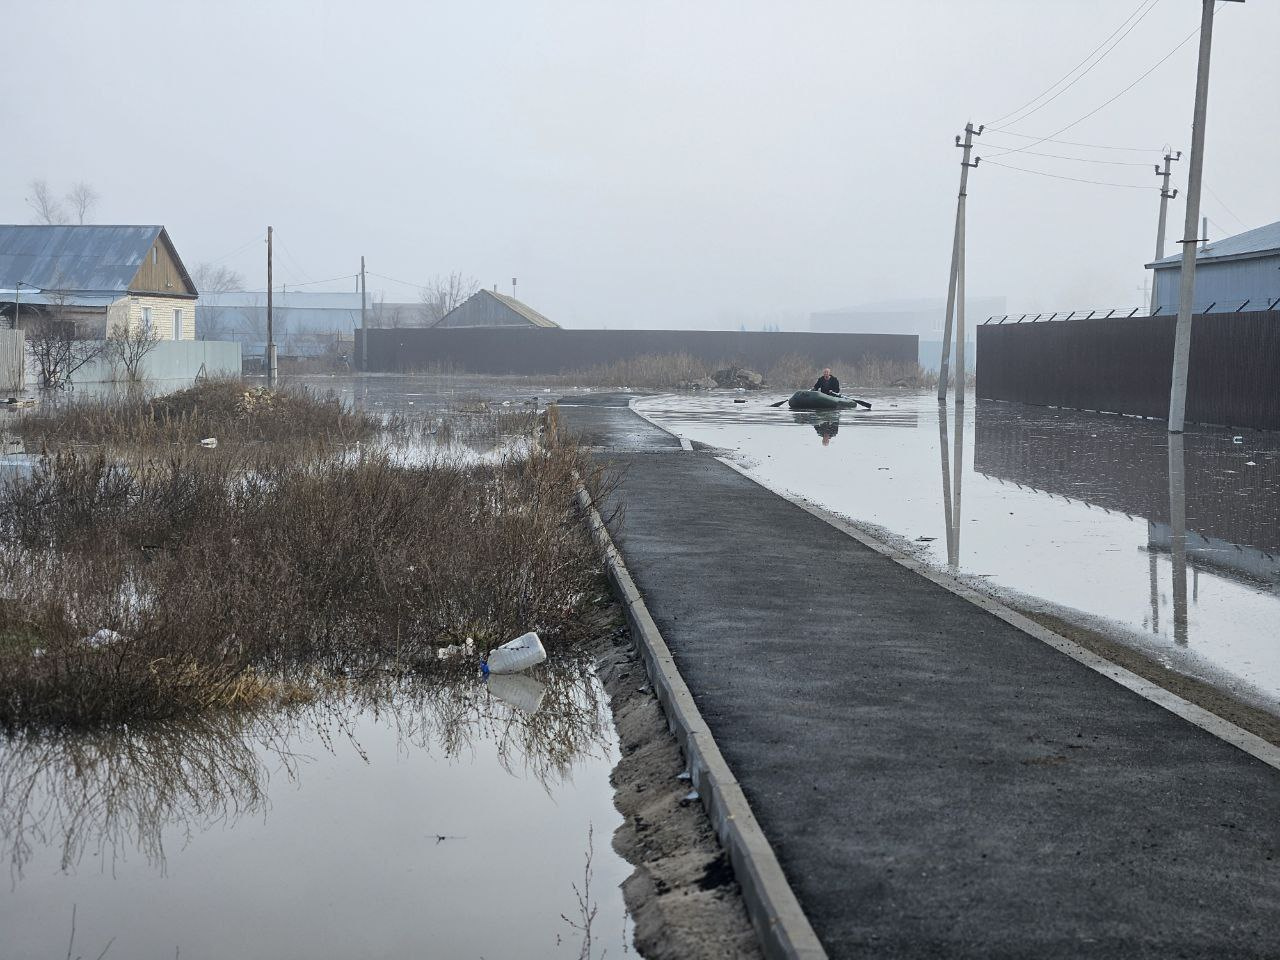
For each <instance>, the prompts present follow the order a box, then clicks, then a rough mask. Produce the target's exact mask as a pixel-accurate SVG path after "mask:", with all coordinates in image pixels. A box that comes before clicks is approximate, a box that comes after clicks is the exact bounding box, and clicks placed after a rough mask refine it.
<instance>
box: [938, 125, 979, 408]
mask: <svg viewBox="0 0 1280 960" xmlns="http://www.w3.org/2000/svg"><path fill="white" fill-rule="evenodd" d="M982 131H983V125H982V124H979V125H978V129H977V130H974V129H973V123H972V122H969V123H966V124H965V125H964V143H961V142H960V137H959V136H958V135H957V136H956V146H957V147H961V148H962V149H963V150H964V156H963V157H962V158H961V160H960V194H959V196H958V197H957V198H956V231H955V235H954V237H952V240H951V280H950V282H949V283H948V284H947V318H946V320H945V322H944V325H943V328H942V364H941V366H940V367H939V370H938V374H939V376H938V402H939V403H945V402H946V399H947V378H948V371H949V368H950V361H951V318H952V317H953V316H955V317H956V320H957V324H956V326H957V327H958V333H959V335H958V337H957V342H956V403H964V201H965V197H966V196H967V195H968V192H967V191H968V187H969V168H970V167H976V166H977V165H978V160H974V161H973V162H972V163H970V162H969V154H970V153H971V152H972V150H973V138H974V137H975V136H979V137H980V136H982ZM979 159H981V158H979ZM957 297H958V299H957ZM957 305H958V307H959V311H958V312H957Z"/></svg>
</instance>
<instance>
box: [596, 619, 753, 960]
mask: <svg viewBox="0 0 1280 960" xmlns="http://www.w3.org/2000/svg"><path fill="white" fill-rule="evenodd" d="M613 614H614V616H613V618H612V619H613V622H614V623H615V624H616V625H617V626H615V628H614V630H613V631H612V636H611V639H610V641H609V643H608V644H607V645H606V646H605V647H604V649H603V650H602V651H601V653H600V654H599V656H598V659H597V667H598V670H599V674H600V679H601V681H602V682H603V684H604V688H605V690H606V692H607V693H608V694H609V700H610V704H611V706H612V709H613V719H614V723H615V724H616V726H617V729H618V741H619V752H620V753H621V759H619V761H618V765H617V766H616V767H614V770H613V777H612V780H613V786H614V789H615V790H616V795H615V797H614V803H615V804H616V805H617V807H618V810H619V812H621V814H622V815H623V817H624V818H625V819H626V822H625V823H623V825H622V826H620V827H619V828H618V830H617V832H616V833H614V835H613V848H614V849H615V850H616V851H617V852H618V854H619V855H620V856H622V857H623V858H624V859H626V860H627V862H628V863H631V864H633V865H634V866H635V868H636V869H635V872H634V873H632V874H631V876H630V877H628V878H627V880H626V881H625V882H624V883H623V885H622V893H623V898H624V900H625V901H626V904H627V910H628V911H629V912H630V913H631V916H632V918H633V919H634V920H635V945H636V949H637V950H638V951H639V952H640V954H641V955H642V956H643V957H645V958H647V960H704V958H705V960H711V958H726V957H742V958H758V957H761V956H762V954H761V952H760V947H759V944H758V943H757V940H756V935H755V931H754V930H753V929H752V927H751V921H750V920H749V919H748V918H747V912H746V908H745V907H744V906H743V902H742V892H741V890H740V888H739V887H738V883H737V881H736V880H735V879H734V875H733V868H732V866H731V865H730V864H729V861H728V857H727V856H726V854H725V852H724V850H723V849H722V848H721V846H720V841H719V840H718V839H717V838H716V834H715V831H714V830H713V829H712V826H711V821H710V820H709V819H708V818H707V814H706V811H704V810H703V808H702V805H701V803H699V802H698V801H697V800H687V799H685V798H686V796H687V795H688V794H689V792H690V789H691V787H690V784H689V781H688V780H682V779H680V774H681V773H682V772H684V770H685V762H684V758H683V757H682V756H681V753H680V748H679V746H678V745H677V743H676V739H675V737H674V736H673V735H672V733H671V731H670V730H669V729H668V727H667V720H666V716H665V715H664V714H663V712H662V706H661V705H660V704H659V703H658V699H657V697H655V696H654V693H653V690H652V687H651V686H650V684H649V677H648V675H647V674H646V673H645V669H644V665H643V664H642V663H641V662H640V660H639V658H638V657H637V655H636V651H635V647H634V645H633V644H632V641H631V637H630V634H629V633H628V632H627V630H626V628H625V626H621V624H622V617H621V611H620V609H619V608H617V607H616V605H615V606H614V608H613Z"/></svg>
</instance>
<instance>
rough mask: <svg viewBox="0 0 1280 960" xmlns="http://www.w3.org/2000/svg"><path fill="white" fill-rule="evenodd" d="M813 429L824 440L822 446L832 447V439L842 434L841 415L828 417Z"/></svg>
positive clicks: (823, 418)
mask: <svg viewBox="0 0 1280 960" xmlns="http://www.w3.org/2000/svg"><path fill="white" fill-rule="evenodd" d="M813 429H814V430H815V431H816V432H817V434H818V436H820V437H821V438H822V445H823V446H824V447H825V446H828V445H830V443H831V441H832V439H833V438H834V437H835V435H836V434H837V433H839V432H840V414H838V413H837V414H834V415H827V416H825V417H822V418H820V419H819V420H818V422H817V423H815V424H814V425H813Z"/></svg>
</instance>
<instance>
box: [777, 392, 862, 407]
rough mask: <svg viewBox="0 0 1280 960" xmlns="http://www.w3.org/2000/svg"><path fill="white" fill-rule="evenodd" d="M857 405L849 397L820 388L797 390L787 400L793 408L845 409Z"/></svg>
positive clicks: (788, 404)
mask: <svg viewBox="0 0 1280 960" xmlns="http://www.w3.org/2000/svg"><path fill="white" fill-rule="evenodd" d="M857 405H858V404H857V402H856V401H854V400H850V399H849V398H848V397H833V396H831V394H829V393H823V392H822V391H820V390H797V391H796V392H795V393H793V394H792V395H791V399H790V400H788V401H787V406H789V407H790V408H791V409H792V410H845V409H848V408H850V407H856V406H857Z"/></svg>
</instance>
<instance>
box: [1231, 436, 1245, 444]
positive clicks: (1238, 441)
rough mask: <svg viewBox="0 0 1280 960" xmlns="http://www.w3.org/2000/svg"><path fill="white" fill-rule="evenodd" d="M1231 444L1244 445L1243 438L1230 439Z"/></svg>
mask: <svg viewBox="0 0 1280 960" xmlns="http://www.w3.org/2000/svg"><path fill="white" fill-rule="evenodd" d="M1231 442H1232V443H1244V437H1232V438H1231Z"/></svg>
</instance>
